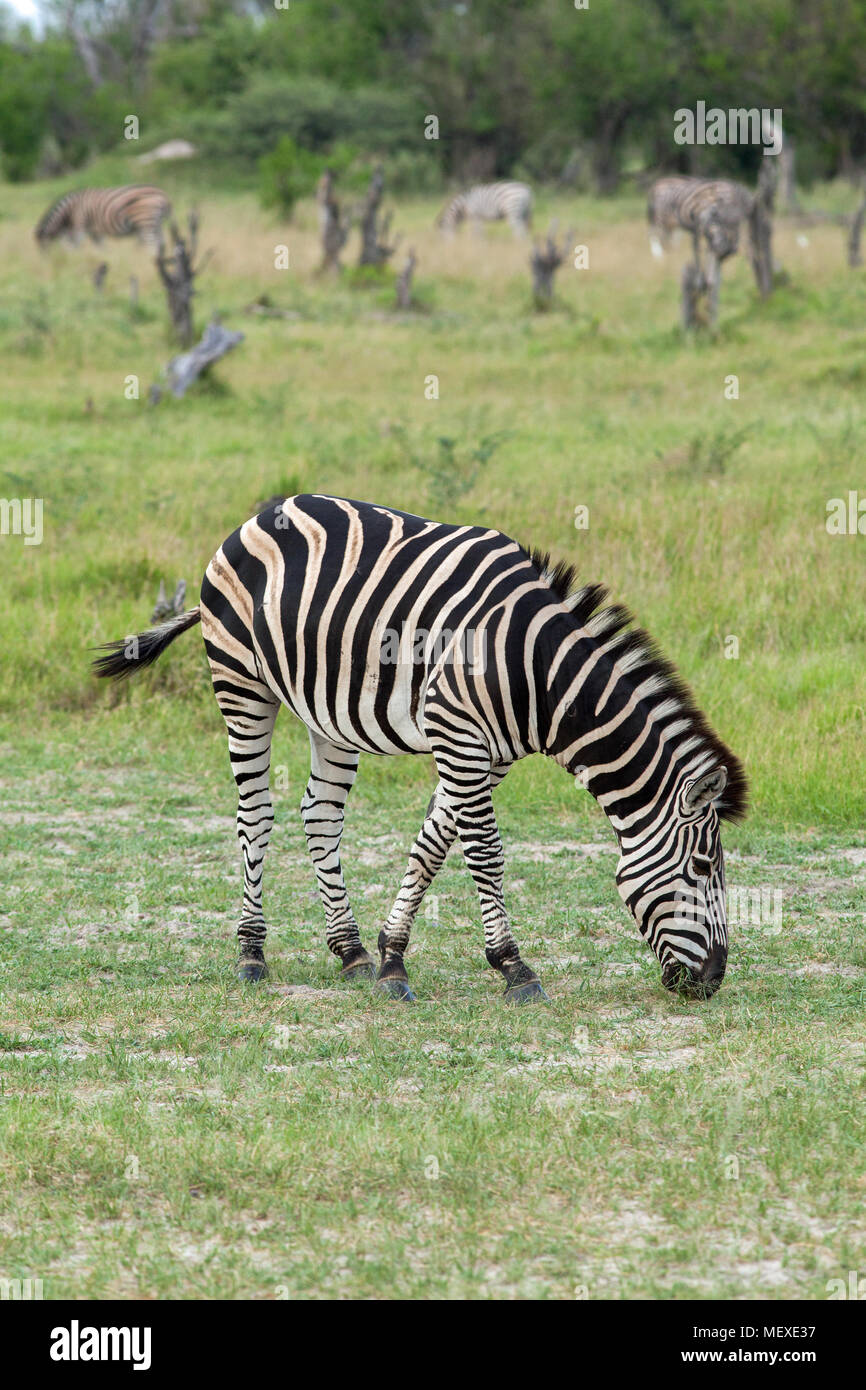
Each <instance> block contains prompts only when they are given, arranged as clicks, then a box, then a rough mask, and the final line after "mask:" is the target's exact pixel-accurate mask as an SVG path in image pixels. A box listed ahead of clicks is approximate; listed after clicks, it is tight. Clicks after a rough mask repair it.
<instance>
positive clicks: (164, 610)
mask: <svg viewBox="0 0 866 1390" xmlns="http://www.w3.org/2000/svg"><path fill="white" fill-rule="evenodd" d="M185 598H186V580H185V579H179V580H178V581H177V588H176V589H175V591H174V595H173V596H172V598H166V596H165V580H164V579H161V580H160V581H159V593H158V594H157V596H156V607H155V608H154V610H153V612H152V613H151V615H150V621H151V622H152V623H163V622H165V620H166V618H176V617H177V615H178V614H179V613H182V612H183V604H184V599H185Z"/></svg>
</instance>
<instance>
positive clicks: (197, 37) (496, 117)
mask: <svg viewBox="0 0 866 1390" xmlns="http://www.w3.org/2000/svg"><path fill="white" fill-rule="evenodd" d="M48 15H49V21H50V22H49V27H48V29H47V32H46V34H45V36H44V38H43V39H41V40H37V39H35V38H34V37H33V36H32V35H30V34H28V33H27V32H26V31H21V33H15V34H13V29H14V26H11V25H10V23H8V22H7V24H6V27H5V29H4V28H3V26H2V25H0V149H2V161H3V167H4V169H5V172H6V174H7V176H8V177H15V178H26V177H30V176H31V175H32V174H33V173H34V172H35V171H36V170H37V169H38V168H39V164H40V159H41V157H42V152H43V151H44V148H45V142H46V140H47V139H48V138H49V137H52V139H53V142H54V145H55V146H56V148H57V150H59V158H60V159H61V160H62V162H64V163H65V164H67V165H70V166H71V165H74V164H75V163H76V162H79V161H80V160H81V159H82V158H83V157H84V156H85V155H86V154H87V153H90V152H92V151H95V150H99V149H102V148H105V147H106V146H107V145H110V144H111V143H112V142H114V143H116V142H117V139H118V136H119V125H118V123H117V119H116V117H117V111H118V109H119V103H120V96H119V94H120V93H123V101H124V102H125V103H126V109H127V110H134V111H136V113H137V114H138V115H139V117H140V118H141V121H142V128H143V129H147V130H149V131H150V132H151V134H154V133H158V134H159V137H160V138H168V137H169V136H171V135H182V136H186V137H188V138H190V139H193V140H194V141H195V142H196V143H197V144H198V145H200V147H201V149H202V151H203V154H204V155H205V157H206V158H207V159H208V160H212V161H219V162H222V163H224V164H226V165H228V164H231V165H232V166H233V168H234V169H235V170H236V171H237V172H238V173H239V174H240V175H241V176H243V177H247V178H249V177H250V176H252V175H253V174H254V172H255V170H256V169H257V167H258V161H259V160H260V159H262V158H263V157H267V156H269V155H271V154H272V152H274V151H275V149H276V147H277V146H278V145H279V144H280V142H281V141H282V140H283V139H284V137H285V138H288V139H289V140H291V141H292V142H293V146H294V149H295V150H296V151H297V152H300V151H307V152H308V153H313V154H327V153H328V152H329V151H330V150H332V149H333V148H334V146H335V145H338V144H340V143H348V144H350V145H352V146H353V147H355V148H356V149H358V150H359V151H363V152H364V153H365V155H367V156H368V157H369V158H374V157H375V156H386V157H388V158H389V159H390V160H393V162H394V165H395V168H398V169H399V180H400V183H401V186H403V187H407V188H409V187H412V186H413V185H414V186H417V187H419V188H420V187H424V188H428V187H430V183H431V180H436V179H438V178H440V177H442V176H448V175H451V176H452V177H458V178H461V179H466V178H470V177H495V176H502V175H506V174H509V173H512V172H513V171H514V170H515V169H516V168H520V169H524V170H527V171H528V172H529V173H530V175H531V177H532V178H533V179H544V178H549V179H555V178H557V177H558V176H559V175H560V174H561V172H562V170H563V166H564V165H565V164H566V162H570V163H573V162H574V160H575V158H576V157H577V156H579V162H582V164H583V165H584V166H585V167H586V168H587V169H588V170H590V171H591V173H592V175H593V178H594V182H595V184H596V185H597V186H598V187H600V188H602V189H613V188H615V187H616V185H617V182H618V180H619V178H620V177H621V175H622V172H623V170H624V169H626V168H632V167H635V166H636V165H643V166H645V167H651V168H660V167H667V168H669V169H674V168H677V167H679V168H694V169H696V170H700V171H703V172H713V171H716V170H719V171H721V170H725V169H727V168H736V167H740V168H742V169H743V170H749V169H750V168H751V172H752V173H753V172H754V168H755V166H756V164H757V162H758V160H759V159H760V158H761V156H760V152H759V151H757V150H755V149H751V148H748V147H739V148H726V147H723V146H720V147H718V148H706V147H704V148H703V149H700V150H687V149H684V148H683V147H680V146H677V145H675V143H674V141H673V130H674V112H675V111H676V110H677V109H678V108H680V107H694V106H695V104H696V102H697V101H699V100H702V101H705V102H706V103H707V105H708V106H721V107H724V108H730V107H752V106H759V107H770V108H773V109H775V108H781V109H782V111H783V123H784V129H785V130H786V132H787V133H788V134H789V135H791V136H793V137H794V139H795V141H796V145H797V150H798V157H799V161H800V170H801V172H803V171H809V172H813V173H815V174H821V175H832V174H834V173H837V172H840V171H841V172H851V171H852V170H853V169H854V168H855V166H857V165H858V164H859V165H862V164H863V163H866V97H864V92H866V0H616V2H615V3H604V0H591V3H590V4H589V6H588V8H586V9H577V8H575V6H574V4H573V3H571V0H291V3H290V4H289V6H288V7H287V8H286V9H276V8H275V6H274V4H273V0H189V3H185V4H183V5H181V4H179V3H175V4H165V3H160V0H50V5H49V9H48ZM52 16H53V19H52ZM428 115H435V116H436V117H437V118H438V120H439V139H438V140H437V141H435V142H433V141H429V142H428V141H425V140H424V121H425V117H427V116H428ZM154 143H155V141H154ZM281 148H282V151H283V153H282V155H281V156H280V157H279V158H276V162H272V163H271V164H270V165H268V164H266V165H265V166H264V170H265V172H264V173H263V174H262V177H263V178H264V179H265V180H266V181H268V180H269V181H270V185H271V192H270V193H269V194H268V195H267V196H278V198H285V197H288V196H289V193H290V183H291V178H290V167H289V166H290V165H291V164H292V163H294V165H295V166H297V167H300V160H301V155H300V153H297V154H295V153H293V154H292V155H291V159H290V158H289V153H288V152H289V150H290V148H291V147H290V146H288V145H282V146H281ZM280 161H282V165H281V163H280ZM280 170H281V172H280ZM278 177H279V178H282V179H283V180H284V183H283V192H282V193H279V194H278V193H277V191H276V188H275V187H274V186H273V185H274V180H275V179H277V178H278Z"/></svg>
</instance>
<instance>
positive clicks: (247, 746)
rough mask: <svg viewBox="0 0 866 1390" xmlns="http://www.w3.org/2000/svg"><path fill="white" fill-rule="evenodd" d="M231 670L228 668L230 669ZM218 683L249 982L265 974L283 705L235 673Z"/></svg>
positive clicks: (242, 958)
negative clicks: (268, 854)
mask: <svg viewBox="0 0 866 1390" xmlns="http://www.w3.org/2000/svg"><path fill="white" fill-rule="evenodd" d="M227 674H228V673H227ZM214 686H215V693H216V697H217V702H218V704H219V707H220V710H221V711H222V714H223V718H224V719H225V721H226V727H227V729H228V736H229V759H230V761H231V766H232V773H233V774H234V778H235V782H236V784H237V789H238V815H237V832H238V840H239V842H240V847H241V853H242V855H243V861H244V901H243V909H242V913H241V920H240V923H239V925H238V945H239V948H240V951H239V956H238V963H237V975H238V979H239V980H242V981H244V982H245V983H249V984H255V983H257V982H258V981H259V980H263V979H265V978H266V976H267V973H268V967H267V965H266V963H265V953H264V945H265V937H266V935H267V926H266V924H265V919H264V916H263V914H262V870H263V867H264V858H265V851H266V850H267V847H268V841H269V839H270V835H271V828H272V826H273V823H274V809H273V804H272V802H271V790H270V769H271V737H272V735H273V731H274V723H275V721H276V717H277V711H278V710H279V703H278V702H277V701H276V700H275V699H274V697H273V695H272V694H271V692H270V690H268V688H267V686H265V685H261V684H259V683H258V682H253V681H251V680H249V679H247V678H244V677H242V676H240V675H239V674H238V673H236V672H233V673H231V679H230V681H228V680H224V679H222V680H218V679H217V671H216V670H214Z"/></svg>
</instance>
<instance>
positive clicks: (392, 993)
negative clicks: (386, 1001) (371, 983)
mask: <svg viewBox="0 0 866 1390" xmlns="http://www.w3.org/2000/svg"><path fill="white" fill-rule="evenodd" d="M376 988H377V989H381V990H382V991H383V993H385V994H387V995H389V997H390V998H391V999H401V1000H402V1001H403V1003H404V1004H414V1003H415V996H414V994H413V993H412V991H411V989H410V988H409V981H408V980H400V979H396V978H392V979H390V980H379V981H378V983H377V985H376Z"/></svg>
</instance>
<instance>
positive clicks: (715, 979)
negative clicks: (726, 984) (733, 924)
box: [697, 946, 728, 989]
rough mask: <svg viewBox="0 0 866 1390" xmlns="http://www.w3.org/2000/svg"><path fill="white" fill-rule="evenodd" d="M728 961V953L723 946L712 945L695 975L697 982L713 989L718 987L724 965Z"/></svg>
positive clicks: (722, 975)
mask: <svg viewBox="0 0 866 1390" xmlns="http://www.w3.org/2000/svg"><path fill="white" fill-rule="evenodd" d="M727 962H728V953H727V951H726V950H725V948H724V946H714V947H713V949H712V950H711V951H710V954H709V955H708V956H707V958H706V960H705V961H704V964H703V967H702V969H701V971H700V974H699V975H698V976H697V979H698V982H699V983H700V984H702V985H707V986H708V987H712V988H714V989H718V987H719V985H720V984H721V983H722V980H723V979H724V975H725V966H726V965H727Z"/></svg>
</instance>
